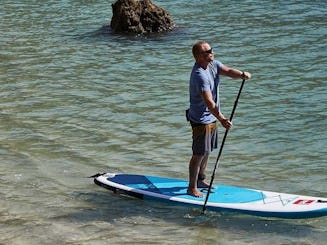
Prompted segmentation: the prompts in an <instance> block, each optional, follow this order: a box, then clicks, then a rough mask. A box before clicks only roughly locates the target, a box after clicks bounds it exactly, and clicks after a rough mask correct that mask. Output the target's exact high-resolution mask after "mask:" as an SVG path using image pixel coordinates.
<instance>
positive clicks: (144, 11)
mask: <svg viewBox="0 0 327 245" xmlns="http://www.w3.org/2000/svg"><path fill="white" fill-rule="evenodd" d="M112 13H113V16H112V19H111V23H110V27H111V29H112V31H113V32H118V33H137V34H149V33H159V32H166V31H171V30H173V29H174V27H175V25H174V23H173V20H172V18H171V17H170V15H169V13H168V12H167V11H166V10H165V9H163V8H160V7H158V6H156V5H154V4H153V3H152V1H151V0H140V1H137V0H118V1H116V2H115V3H114V4H112Z"/></svg>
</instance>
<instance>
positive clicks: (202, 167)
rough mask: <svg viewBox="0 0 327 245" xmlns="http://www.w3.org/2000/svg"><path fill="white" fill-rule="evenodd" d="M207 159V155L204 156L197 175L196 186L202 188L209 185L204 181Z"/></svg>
mask: <svg viewBox="0 0 327 245" xmlns="http://www.w3.org/2000/svg"><path fill="white" fill-rule="evenodd" d="M208 159H209V154H206V155H204V157H203V158H202V161H201V165H200V170H199V175H198V186H199V187H202V188H207V187H209V184H208V183H207V182H206V181H205V180H204V179H205V176H206V175H205V170H206V168H207V163H208Z"/></svg>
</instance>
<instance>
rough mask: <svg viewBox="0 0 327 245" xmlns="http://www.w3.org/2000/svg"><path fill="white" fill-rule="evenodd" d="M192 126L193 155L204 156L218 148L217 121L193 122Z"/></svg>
mask: <svg viewBox="0 0 327 245" xmlns="http://www.w3.org/2000/svg"><path fill="white" fill-rule="evenodd" d="M191 126H192V138H193V143H192V151H193V155H198V156H204V155H207V154H209V153H210V152H211V151H213V149H216V148H217V138H218V131H217V124H216V122H213V123H209V124H196V123H192V122H191Z"/></svg>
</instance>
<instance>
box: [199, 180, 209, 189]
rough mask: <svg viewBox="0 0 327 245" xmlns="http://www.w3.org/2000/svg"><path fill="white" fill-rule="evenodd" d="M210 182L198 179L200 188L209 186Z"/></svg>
mask: <svg viewBox="0 0 327 245" xmlns="http://www.w3.org/2000/svg"><path fill="white" fill-rule="evenodd" d="M209 186H210V184H209V183H207V182H205V181H204V180H198V187H199V188H209Z"/></svg>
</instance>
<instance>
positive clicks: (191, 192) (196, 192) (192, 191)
mask: <svg viewBox="0 0 327 245" xmlns="http://www.w3.org/2000/svg"><path fill="white" fill-rule="evenodd" d="M187 194H189V195H191V196H194V197H203V193H202V192H201V191H199V190H198V189H196V188H188V189H187Z"/></svg>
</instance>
